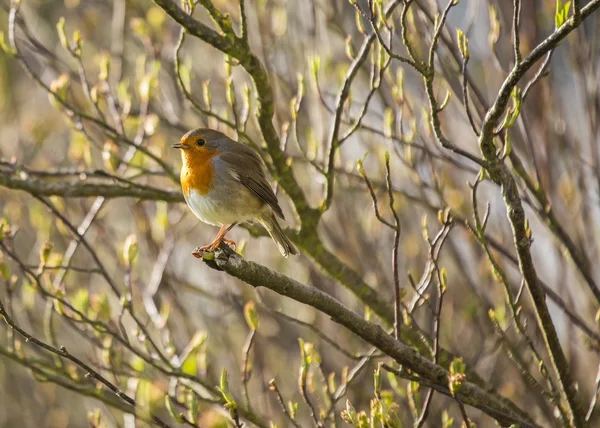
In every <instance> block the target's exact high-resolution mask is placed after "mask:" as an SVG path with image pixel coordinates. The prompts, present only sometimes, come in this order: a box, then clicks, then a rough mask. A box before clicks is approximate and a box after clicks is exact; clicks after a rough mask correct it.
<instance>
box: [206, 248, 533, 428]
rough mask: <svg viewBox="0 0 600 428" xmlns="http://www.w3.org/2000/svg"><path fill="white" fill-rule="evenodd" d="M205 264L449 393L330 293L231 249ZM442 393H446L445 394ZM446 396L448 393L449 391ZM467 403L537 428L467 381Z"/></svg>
mask: <svg viewBox="0 0 600 428" xmlns="http://www.w3.org/2000/svg"><path fill="white" fill-rule="evenodd" d="M205 263H206V264H207V265H208V266H209V267H211V268H213V269H216V270H220V271H224V272H226V273H227V274H229V275H231V276H233V277H236V278H238V279H240V280H242V281H244V282H246V283H247V284H249V285H252V286H253V287H265V288H268V289H270V290H272V291H274V292H276V293H278V294H280V295H282V296H285V297H288V298H290V299H293V300H296V301H297V302H300V303H304V304H306V305H309V306H311V307H313V308H315V309H317V310H319V311H321V312H323V313H325V314H327V315H329V316H330V317H331V319H332V320H333V321H335V322H336V323H338V324H341V325H343V326H344V327H346V328H347V329H348V330H350V331H351V332H353V333H354V334H356V335H358V336H359V337H361V338H362V339H364V340H365V341H367V342H368V343H370V344H371V345H373V346H376V347H377V348H378V349H379V350H381V351H382V352H384V353H385V354H387V355H389V356H390V357H392V358H393V359H394V360H396V361H397V362H398V363H399V364H401V365H403V366H405V367H406V368H408V369H410V370H412V371H414V372H415V373H417V374H419V376H421V377H422V378H424V379H425V380H427V381H429V382H431V383H433V384H435V385H437V386H438V387H439V388H444V390H446V391H447V386H448V376H449V372H448V371H447V370H446V369H444V368H443V367H442V366H440V365H438V364H434V363H432V362H431V361H429V360H428V359H426V358H424V357H423V356H421V355H420V354H419V353H418V352H417V351H415V350H414V349H412V348H410V347H409V346H407V345H405V344H403V343H402V342H400V341H397V340H395V339H394V337H393V336H392V335H390V334H388V333H386V332H385V331H384V330H383V328H381V327H380V326H379V325H377V324H374V323H371V322H369V321H366V320H365V319H364V318H362V317H361V316H359V315H358V314H356V313H355V312H353V311H351V310H350V309H349V308H347V307H346V306H344V305H343V304H342V303H341V302H340V301H339V300H337V299H335V298H334V297H332V296H330V295H329V294H327V293H325V292H323V291H321V290H319V289H317V288H316V287H310V286H308V285H304V284H301V283H300V282H298V281H295V280H294V279H292V278H289V277H287V276H285V275H282V274H280V273H278V272H275V271H272V270H270V269H268V268H267V267H265V266H262V265H260V264H258V263H254V262H251V261H247V260H245V259H243V258H242V257H241V256H240V255H238V254H237V253H234V252H233V251H232V250H231V249H229V248H225V247H221V248H220V249H218V250H217V252H216V253H215V254H214V259H212V260H205ZM442 392H443V391H442ZM446 393H447V392H446ZM460 393H461V401H462V402H463V403H464V404H468V405H470V406H473V407H476V408H478V409H481V410H482V411H484V412H485V413H487V414H488V415H490V416H491V417H493V418H494V419H496V420H498V421H499V422H500V423H502V424H511V423H518V424H521V426H523V427H535V426H536V425H535V423H534V422H533V421H532V420H531V418H530V417H529V416H528V415H527V414H526V413H525V412H523V411H522V410H520V409H519V408H518V407H517V406H515V405H514V404H512V403H511V402H510V401H508V400H505V399H502V398H500V397H498V396H497V395H495V394H493V393H490V392H488V391H485V390H484V389H482V388H481V387H479V386H477V385H475V384H474V383H472V382H465V383H464V384H463V385H462V387H461V389H460Z"/></svg>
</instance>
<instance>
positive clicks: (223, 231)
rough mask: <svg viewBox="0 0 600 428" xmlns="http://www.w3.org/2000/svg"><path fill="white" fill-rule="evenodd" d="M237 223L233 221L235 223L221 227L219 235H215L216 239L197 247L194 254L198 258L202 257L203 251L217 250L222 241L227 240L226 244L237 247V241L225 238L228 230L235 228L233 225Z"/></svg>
mask: <svg viewBox="0 0 600 428" xmlns="http://www.w3.org/2000/svg"><path fill="white" fill-rule="evenodd" d="M235 225H236V223H233V224H231V225H229V226H228V227H225V226H221V229H219V233H217V236H216V237H215V239H214V241H213V242H211V243H210V244H208V245H204V246H203V247H198V248H196V249H195V250H194V251H193V252H192V255H193V256H194V257H196V258H200V257H202V253H203V252H204V251H211V252H212V251H214V250H216V249H217V248H218V247H219V245H221V242H225V243H226V244H228V245H229V246H231V247H233V248H234V249H235V242H233V241H232V240H231V239H227V238H225V235H227V232H229V231H230V230H231V229H233V227H234V226H235Z"/></svg>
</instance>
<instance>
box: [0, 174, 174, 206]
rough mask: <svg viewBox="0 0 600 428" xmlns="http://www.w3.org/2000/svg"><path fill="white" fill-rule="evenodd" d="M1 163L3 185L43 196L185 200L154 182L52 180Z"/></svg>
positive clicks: (0, 180) (1, 183)
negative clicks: (11, 171) (10, 170)
mask: <svg viewBox="0 0 600 428" xmlns="http://www.w3.org/2000/svg"><path fill="white" fill-rule="evenodd" d="M5 172H6V171H5V169H4V168H2V167H0V173H1V174H0V186H2V187H7V188H9V189H15V190H23V191H25V192H27V193H30V194H33V195H39V196H60V197H63V198H83V197H94V196H102V197H104V198H107V199H109V198H122V197H131V198H137V199H141V200H160V201H166V202H183V201H184V199H183V195H182V194H181V192H180V191H178V190H177V191H176V190H162V189H159V188H156V187H152V186H146V185H143V184H137V183H135V184H134V183H131V184H124V183H121V182H118V183H115V182H91V181H93V180H88V179H84V180H61V181H51V180H47V179H46V180H44V179H37V178H33V177H31V176H24V177H23V178H22V177H20V176H19V175H17V174H16V173H15V174H12V175H9V174H5Z"/></svg>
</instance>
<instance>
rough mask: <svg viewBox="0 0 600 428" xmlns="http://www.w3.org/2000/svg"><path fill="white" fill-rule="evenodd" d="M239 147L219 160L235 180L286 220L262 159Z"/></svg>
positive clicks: (252, 152) (220, 156)
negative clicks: (266, 175) (268, 179)
mask: <svg viewBox="0 0 600 428" xmlns="http://www.w3.org/2000/svg"><path fill="white" fill-rule="evenodd" d="M238 145H239V146H241V147H236V149H237V150H236V152H225V153H222V154H220V155H219V158H220V159H221V160H222V161H223V162H225V163H226V164H227V167H228V169H229V171H230V172H231V175H232V176H233V178H234V179H236V180H238V181H239V182H240V183H242V184H243V185H244V186H246V187H247V188H248V189H249V190H250V191H251V192H252V193H254V194H255V195H256V196H257V197H258V198H259V199H260V200H261V201H264V202H265V203H266V204H268V205H269V206H270V207H271V208H272V209H273V212H274V213H275V214H276V215H277V216H279V217H281V218H282V219H284V218H285V217H284V216H283V211H281V207H280V206H279V202H278V201H277V196H275V193H273V189H271V186H270V185H269V182H268V181H267V178H266V177H265V172H264V169H263V163H262V160H261V158H260V157H259V156H258V154H256V153H255V152H254V150H252V149H250V148H248V147H246V146H244V145H243V144H240V143H238Z"/></svg>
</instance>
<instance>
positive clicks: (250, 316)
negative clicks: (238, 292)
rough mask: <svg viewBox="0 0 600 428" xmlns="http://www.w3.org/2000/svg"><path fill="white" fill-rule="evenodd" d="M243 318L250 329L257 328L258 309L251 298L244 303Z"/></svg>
mask: <svg viewBox="0 0 600 428" xmlns="http://www.w3.org/2000/svg"><path fill="white" fill-rule="evenodd" d="M244 318H246V323H247V324H248V327H250V329H251V330H256V329H257V328H258V311H257V310H256V304H255V303H254V301H252V300H251V301H249V302H248V303H246V304H245V305H244Z"/></svg>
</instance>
